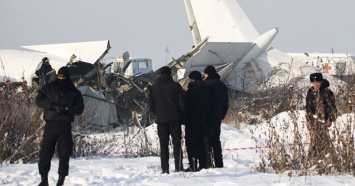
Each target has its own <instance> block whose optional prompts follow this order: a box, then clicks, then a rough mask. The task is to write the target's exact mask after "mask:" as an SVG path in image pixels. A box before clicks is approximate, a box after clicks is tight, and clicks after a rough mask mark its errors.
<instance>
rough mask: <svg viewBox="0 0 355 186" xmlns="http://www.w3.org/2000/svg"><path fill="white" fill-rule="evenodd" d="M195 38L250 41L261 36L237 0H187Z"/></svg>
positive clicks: (195, 42)
mask: <svg viewBox="0 0 355 186" xmlns="http://www.w3.org/2000/svg"><path fill="white" fill-rule="evenodd" d="M185 7H186V11H187V15H188V19H189V24H190V27H191V32H192V35H193V39H194V44H195V45H197V43H200V42H201V38H205V37H210V39H209V41H210V42H249V41H252V40H254V39H255V38H257V37H258V36H259V33H258V32H257V30H256V29H255V27H254V26H253V24H252V23H251V22H250V20H249V19H248V17H247V16H246V14H245V13H244V11H243V10H242V8H241V7H240V6H239V4H238V3H237V2H236V0H204V1H201V0H185Z"/></svg>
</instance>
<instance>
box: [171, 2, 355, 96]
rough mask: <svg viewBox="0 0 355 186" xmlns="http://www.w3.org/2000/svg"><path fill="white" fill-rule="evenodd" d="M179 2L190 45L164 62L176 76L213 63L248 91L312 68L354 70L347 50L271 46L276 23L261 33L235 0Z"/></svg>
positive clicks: (332, 72) (349, 72)
mask: <svg viewBox="0 0 355 186" xmlns="http://www.w3.org/2000/svg"><path fill="white" fill-rule="evenodd" d="M184 2H185V8H186V12H187V15H188V20H189V24H190V28H191V33H192V37H193V40H194V48H193V49H192V50H191V51H190V52H188V53H186V54H185V55H183V56H181V57H180V58H179V59H176V60H174V61H173V62H171V63H170V64H169V66H171V67H172V68H174V69H176V70H177V72H176V74H177V76H176V78H177V79H182V78H186V77H187V76H188V74H189V73H190V72H191V71H193V70H198V71H200V72H202V71H203V69H204V68H205V67H206V66H207V65H213V66H215V67H216V69H217V70H218V73H219V74H220V76H221V79H222V80H224V81H225V82H226V84H227V85H228V86H229V87H230V88H231V89H235V90H238V91H242V92H253V91H255V90H257V89H258V88H260V87H265V86H266V87H269V88H272V87H277V86H280V85H285V84H287V83H288V82H289V81H290V80H292V79H294V78H296V77H300V76H304V77H306V76H308V75H309V74H310V73H313V72H323V73H325V74H329V75H337V76H339V75H341V76H343V75H353V74H354V72H355V69H354V67H353V66H354V64H355V60H354V56H352V55H350V54H339V53H337V54H335V53H332V54H322V53H315V54H307V53H305V54H304V55H299V54H292V53H285V52H282V51H280V50H278V49H275V48H272V47H270V44H271V43H272V41H273V39H274V38H275V37H276V35H277V33H278V32H279V29H278V28H273V29H271V30H270V31H268V32H266V33H264V34H262V35H260V34H259V33H258V32H257V30H256V29H255V27H254V26H253V24H252V23H251V22H250V20H249V18H248V17H247V16H246V14H245V13H244V11H243V10H242V8H241V7H240V6H239V4H238V2H237V1H236V0H204V1H200V0H184ZM311 56H313V58H312V57H311ZM321 59H323V60H321ZM341 69H347V70H341ZM329 78H333V77H329Z"/></svg>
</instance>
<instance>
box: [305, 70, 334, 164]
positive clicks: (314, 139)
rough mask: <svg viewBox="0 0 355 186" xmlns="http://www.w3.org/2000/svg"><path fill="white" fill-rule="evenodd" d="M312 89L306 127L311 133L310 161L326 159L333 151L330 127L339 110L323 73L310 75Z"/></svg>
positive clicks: (307, 105)
mask: <svg viewBox="0 0 355 186" xmlns="http://www.w3.org/2000/svg"><path fill="white" fill-rule="evenodd" d="M310 81H311V83H312V87H311V88H310V89H309V90H308V92H307V97H306V126H307V128H308V129H309V132H310V137H311V141H310V145H309V146H310V147H309V159H310V160H318V159H321V158H324V156H325V155H326V154H327V153H331V151H333V145H332V142H331V140H330V136H329V130H328V127H330V126H331V125H332V122H334V121H335V120H336V117H337V108H336V105H335V97H334V94H333V92H332V91H331V90H330V89H329V88H328V87H329V82H328V81H327V80H326V79H323V76H322V74H321V73H313V74H311V75H310Z"/></svg>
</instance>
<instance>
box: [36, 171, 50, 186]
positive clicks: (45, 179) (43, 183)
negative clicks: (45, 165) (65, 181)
mask: <svg viewBox="0 0 355 186" xmlns="http://www.w3.org/2000/svg"><path fill="white" fill-rule="evenodd" d="M41 179H42V181H41V183H39V184H38V186H48V185H49V184H48V174H46V175H41Z"/></svg>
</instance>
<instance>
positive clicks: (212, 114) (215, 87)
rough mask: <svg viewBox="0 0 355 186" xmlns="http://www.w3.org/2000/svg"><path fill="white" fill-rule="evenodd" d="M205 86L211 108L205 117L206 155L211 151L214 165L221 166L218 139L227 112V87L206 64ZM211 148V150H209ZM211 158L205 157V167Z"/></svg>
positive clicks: (221, 157) (214, 70) (210, 165)
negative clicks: (209, 92)
mask: <svg viewBox="0 0 355 186" xmlns="http://www.w3.org/2000/svg"><path fill="white" fill-rule="evenodd" d="M204 77H205V84H206V87H207V88H208V89H209V91H211V97H212V99H211V101H210V102H211V109H209V114H208V117H207V126H206V136H207V143H208V145H209V146H210V148H208V152H207V153H208V156H209V157H211V156H212V153H213V160H214V167H216V168H222V167H223V156H222V146H221V141H220V135H221V122H222V120H223V119H224V117H225V116H226V114H227V111H228V107H229V103H228V88H227V86H226V85H225V84H224V83H223V82H222V81H221V80H220V76H219V74H218V73H217V72H216V69H215V68H214V67H213V66H207V67H206V68H205V70H204ZM211 150H212V151H211ZM210 162H211V158H208V159H207V168H210V167H212V166H213V165H212V163H210Z"/></svg>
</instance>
